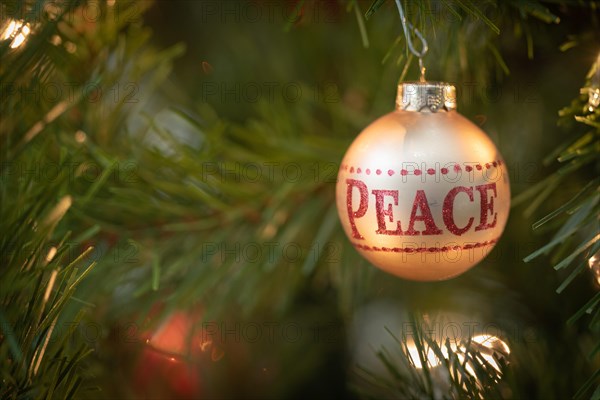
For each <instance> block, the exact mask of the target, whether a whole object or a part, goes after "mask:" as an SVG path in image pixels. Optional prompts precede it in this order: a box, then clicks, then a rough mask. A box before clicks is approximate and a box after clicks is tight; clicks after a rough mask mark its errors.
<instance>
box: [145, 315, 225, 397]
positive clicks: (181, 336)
mask: <svg viewBox="0 0 600 400" xmlns="http://www.w3.org/2000/svg"><path fill="white" fill-rule="evenodd" d="M199 321H200V315H198V314H194V313H185V312H182V311H178V312H175V313H174V314H172V315H170V316H169V317H168V318H166V319H165V320H164V322H163V323H162V324H161V325H160V326H159V327H158V328H157V329H156V330H154V331H152V332H145V333H143V334H142V339H143V342H144V344H145V347H144V348H143V349H142V352H141V354H140V358H139V361H138V363H137V366H136V368H135V373H134V379H133V387H134V389H135V392H136V394H138V395H139V396H141V397H144V398H149V397H152V398H158V397H160V398H197V397H200V396H203V394H204V391H205V385H204V382H203V381H202V377H203V375H204V374H205V373H206V368H207V366H209V365H210V363H211V362H214V361H218V360H219V359H220V358H221V357H223V354H224V353H223V350H222V349H221V348H220V347H219V346H218V345H217V344H216V343H214V342H213V340H212V337H210V336H209V335H206V334H205V332H203V331H202V330H201V329H198V327H197V325H198V324H199Z"/></svg>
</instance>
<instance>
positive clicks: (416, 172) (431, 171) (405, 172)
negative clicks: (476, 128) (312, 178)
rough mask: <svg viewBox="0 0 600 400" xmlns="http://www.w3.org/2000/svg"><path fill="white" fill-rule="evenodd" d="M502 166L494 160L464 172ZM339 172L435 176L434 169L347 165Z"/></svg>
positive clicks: (445, 171) (457, 169) (444, 172)
mask: <svg viewBox="0 0 600 400" xmlns="http://www.w3.org/2000/svg"><path fill="white" fill-rule="evenodd" d="M501 165H502V160H496V161H490V162H487V163H485V164H475V165H474V166H473V165H467V166H465V171H466V172H471V171H473V168H475V169H476V170H477V171H482V170H483V169H484V168H485V169H492V168H498V167H500V166H501ZM452 169H453V170H454V172H456V173H459V172H461V171H462V167H461V166H460V164H458V163H455V164H454V166H453V167H452ZM340 170H344V171H348V172H350V173H351V174H357V175H360V174H363V173H364V174H366V175H371V174H375V175H382V174H387V175H389V176H394V175H395V174H396V173H399V174H400V175H402V176H406V175H409V174H410V173H412V174H414V175H417V176H419V175H422V174H427V175H435V174H436V172H437V171H436V170H435V168H427V169H426V170H421V169H415V170H413V171H408V170H406V169H401V170H399V171H397V170H393V169H388V170H387V171H385V170H381V169H370V168H361V167H355V166H352V165H348V164H342V165H340ZM439 172H440V173H441V174H442V175H447V174H448V173H450V170H449V169H448V168H446V167H442V168H440V170H439Z"/></svg>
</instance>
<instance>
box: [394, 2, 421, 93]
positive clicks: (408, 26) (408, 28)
mask: <svg viewBox="0 0 600 400" xmlns="http://www.w3.org/2000/svg"><path fill="white" fill-rule="evenodd" d="M396 6H397V7H398V13H399V14H400V21H401V22H402V30H403V31H404V37H405V38H406V45H407V46H408V49H409V50H410V52H411V53H412V54H414V55H415V57H417V58H418V59H419V71H420V73H421V76H420V78H419V80H420V81H421V82H425V66H424V65H423V57H425V54H427V50H429V48H428V46H427V41H426V40H425V37H423V34H422V33H421V32H420V31H419V30H418V29H417V28H415V27H414V26H413V24H411V23H410V22H408V21H407V20H406V17H405V16H404V9H403V8H402V2H401V0H396ZM410 31H412V33H414V35H415V36H416V37H417V38H418V39H419V40H420V41H421V51H417V49H415V45H414V44H413V42H412V39H411V34H410Z"/></svg>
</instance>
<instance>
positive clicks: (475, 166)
mask: <svg viewBox="0 0 600 400" xmlns="http://www.w3.org/2000/svg"><path fill="white" fill-rule="evenodd" d="M455 108H456V97H455V88H454V86H452V85H449V84H446V83H434V82H413V83H403V84H401V85H399V87H398V97H397V101H396V110H395V111H393V112H391V113H389V114H387V115H384V116H383V117H381V118H379V119H378V120H376V121H375V122H373V123H372V124H371V125H369V126H368V127H367V128H365V129H364V130H363V131H362V133H361V134H360V135H359V136H358V137H357V138H356V139H355V140H354V142H353V143H352V145H351V146H350V147H349V149H348V151H347V152H346V154H345V156H344V159H343V160H342V163H341V165H340V170H339V174H338V182H337V187H336V201H337V208H338V213H339V217H340V220H341V222H342V226H343V228H344V230H345V232H346V234H347V235H348V237H349V239H350V240H351V242H352V244H353V245H354V247H355V248H356V249H357V251H358V252H359V253H360V254H361V255H363V256H364V257H365V258H366V259H368V260H369V261H370V262H371V263H373V264H374V265H375V266H377V267H379V268H381V269H383V270H384V271H387V272H389V273H391V274H394V275H397V276H399V277H402V278H406V279H413V280H418V281H432V280H443V279H449V278H452V277H455V276H457V275H460V274H461V273H463V272H465V271H467V270H468V269H469V268H471V267H473V266H474V265H475V264H477V263H478V262H480V261H481V260H482V259H483V258H484V257H485V256H486V255H487V254H488V253H489V252H490V251H491V249H492V248H493V247H494V246H495V245H496V243H497V242H498V240H499V239H500V236H501V234H502V232H503V230H504V226H505V224H506V220H507V218H508V213H509V208H510V186H509V179H508V171H507V168H506V165H505V162H504V160H503V158H502V156H501V155H500V153H499V151H498V149H497V148H496V146H495V145H494V143H493V142H492V141H491V140H490V139H489V137H487V135H486V134H485V133H484V132H483V131H482V130H481V129H479V127H477V126H476V125H475V124H473V123H472V122H470V121H469V120H467V119H466V118H465V117H463V116H462V115H460V114H458V113H457V112H456V110H455Z"/></svg>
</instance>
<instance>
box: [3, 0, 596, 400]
mask: <svg viewBox="0 0 600 400" xmlns="http://www.w3.org/2000/svg"><path fill="white" fill-rule="evenodd" d="M0 3H1V4H2V15H1V17H2V19H1V20H0V34H1V35H2V36H0V38H1V39H2V42H0V59H1V60H2V62H1V66H0V72H1V79H2V80H1V84H2V99H1V101H2V109H1V122H0V134H1V136H0V137H1V139H2V146H1V147H2V150H1V151H0V152H1V153H2V160H1V161H2V205H1V206H0V208H1V212H2V215H1V217H2V221H3V223H2V228H1V229H2V241H1V245H2V251H3V252H2V264H3V265H2V272H0V274H1V276H2V278H1V282H2V283H1V284H0V323H1V324H2V326H3V329H2V336H0V354H1V356H2V359H3V361H2V380H3V384H2V385H1V386H3V388H2V389H0V393H1V394H2V396H3V397H5V398H15V399H16V398H41V397H46V398H52V397H61V398H62V397H75V398H79V397H84V398H307V397H311V398H313V397H314V398H332V397H336V398H363V397H366V398H426V397H427V398H491V397H494V398H571V397H573V396H574V395H576V394H577V395H578V396H582V397H590V396H595V397H594V398H599V397H600V392H599V391H598V390H597V385H598V376H599V375H598V372H597V371H598V370H599V368H600V360H599V359H598V354H597V352H595V350H597V349H598V346H597V345H598V343H599V341H598V322H599V320H600V318H599V317H598V314H597V311H596V309H595V306H596V304H597V302H598V301H600V299H599V298H598V289H599V284H598V282H599V281H598V279H599V278H598V276H600V275H598V274H599V273H600V272H599V271H600V265H598V262H597V258H594V255H595V254H597V251H598V247H597V244H598V243H597V239H598V238H597V233H598V221H597V213H598V194H597V186H598V178H597V176H598V174H599V171H598V157H597V155H598V151H599V150H598V134H599V133H598V132H599V126H600V125H598V113H599V112H598V109H597V108H596V107H598V104H596V105H595V106H594V105H593V104H594V103H593V93H596V92H595V90H600V89H599V88H600V77H599V76H598V73H597V72H595V71H598V58H599V57H600V41H599V38H600V28H599V25H598V23H599V21H598V16H599V13H598V6H599V5H600V4H599V3H598V2H595V1H518V0H514V1H506V2H504V1H502V2H500V1H482V2H470V1H464V0H463V1H458V0H457V1H434V0H424V1H404V2H403V5H404V7H405V11H406V15H407V19H408V20H409V21H411V22H412V24H413V25H414V26H416V27H418V28H419V30H420V31H421V32H422V33H423V34H424V36H425V37H426V39H427V42H428V44H429V52H428V53H427V56H426V57H425V59H424V62H425V66H426V67H427V78H428V79H430V80H435V81H446V82H452V83H453V84H455V85H456V87H457V92H458V110H459V112H460V113H461V114H463V115H464V116H466V117H467V118H468V119H470V120H471V121H473V122H474V123H476V124H477V125H479V126H480V127H481V128H482V129H483V130H484V131H485V132H486V133H487V134H488V135H489V136H490V137H491V138H492V140H493V141H494V143H495V144H496V145H497V147H498V148H499V150H500V152H501V153H502V154H503V156H504V159H505V161H506V164H507V167H508V170H509V174H510V180H511V190H512V195H513V208H512V209H511V214H510V217H509V221H508V225H507V227H506V230H505V232H504V235H503V236H502V239H501V241H500V242H499V243H498V245H497V246H496V247H495V248H494V250H493V251H492V252H491V254H489V256H488V257H487V258H485V259H484V260H483V261H482V262H481V263H480V264H479V265H478V266H477V267H475V268H473V269H471V270H470V271H468V272H466V273H465V274H463V275H461V276H459V277H457V278H455V279H451V280H448V281H442V282H430V283H423V282H412V281H406V280H402V279H400V278H396V277H393V276H391V275H388V274H386V273H384V272H382V271H380V270H379V269H377V268H375V267H373V266H372V265H370V264H369V263H368V262H367V261H366V260H364V259H362V258H361V257H360V255H359V254H358V253H357V252H356V250H354V249H353V248H352V246H351V244H350V243H349V241H348V240H347V238H346V237H345V236H344V234H343V231H342V229H341V226H340V223H339V221H338V219H337V212H336V209H335V204H334V203H335V195H334V188H335V182H336V176H337V170H338V167H339V163H340V162H341V159H342V156H343V154H344V152H345V150H346V149H347V148H348V146H349V145H350V143H351V142H352V141H353V139H354V138H355V137H356V135H357V134H358V133H359V132H360V131H361V130H362V129H363V128H364V127H365V126H367V125H368V124H369V123H370V122H372V121H373V120H375V119H376V118H378V117H379V116H381V115H383V114H385V113H388V112H390V111H391V110H392V109H393V107H394V100H395V95H396V90H397V85H398V83H399V82H400V81H403V80H416V79H418V77H419V72H418V65H417V61H416V59H414V57H413V56H412V55H411V54H410V52H408V51H407V48H406V43H405V39H404V34H403V31H402V25H401V23H400V18H399V16H398V12H397V10H396V5H395V3H394V2H393V1H391V0H390V1H374V2H373V1H370V0H369V1H366V0H365V1H362V0H360V1H341V0H339V1H336V0H331V1H326V0H306V1H297V0H289V1H288V0H281V1H259V0H256V1H233V0H226V1H217V0H198V1H177V0H176V1H154V2H146V1H140V2H131V1H119V0H116V1H114V0H113V1H82V2H71V1H52V2H45V1H24V2H10V1H2V2H0ZM365 14H369V17H368V18H366V17H365ZM11 24H12V25H11ZM11 27H12V28H11ZM19 35H20V36H21V37H22V39H21V40H19ZM594 68H596V69H594ZM599 95H600V94H599ZM560 110H562V111H561V115H559V111H560ZM575 116H577V117H578V118H579V119H576V118H575ZM561 157H562V158H561ZM557 158H558V159H559V161H557ZM561 162H562V164H561ZM557 171H558V172H557ZM565 204H567V206H566V208H565V207H563V205H565ZM561 207H562V208H561ZM553 212H554V214H551V213H553ZM549 214H550V215H551V216H552V218H548V219H547V220H543V222H544V223H543V224H540V225H539V226H538V225H536V229H533V228H532V225H533V224H534V223H536V221H539V220H540V219H541V218H543V217H544V216H546V215H549ZM544 246H546V249H544V251H542V252H541V253H540V254H539V257H535V258H534V259H532V260H528V261H530V262H524V258H526V257H527V256H529V255H530V254H531V253H533V252H534V251H536V250H537V249H540V248H543V247H544ZM564 259H566V260H567V261H566V262H564V263H563V265H561V264H560V263H561V260H564ZM557 264H559V268H558V270H555V269H554V268H553V267H554V266H556V265H557ZM557 289H559V290H558V291H559V292H560V293H557ZM590 299H591V300H590ZM581 310H583V311H581ZM574 316H575V317H574ZM567 321H570V322H569V323H567ZM407 332H408V333H410V334H411V335H415V334H416V336H415V337H419V336H421V335H425V336H426V337H427V339H422V340H421V341H419V340H415V341H413V342H410V341H408V342H407V341H406V340H402V338H403V336H405V335H406V334H407ZM482 338H483V339H482ZM447 339H450V340H454V341H456V343H459V342H460V343H461V346H462V347H460V346H458V347H456V346H455V347H453V348H452V351H450V353H456V354H458V353H460V352H461V351H466V350H464V348H465V347H469V346H471V345H472V344H475V347H476V348H475V351H477V352H478V354H480V356H483V359H485V360H487V363H486V362H485V361H484V362H483V366H481V365H478V360H479V364H482V362H481V360H482V358H481V357H479V358H478V357H475V358H473V359H469V358H468V357H467V358H465V357H466V356H464V355H463V356H460V354H459V355H458V356H456V354H454V356H451V355H448V354H447V353H448V351H449V350H450V349H448V350H447V349H446V348H445V343H446V341H447ZM430 348H433V349H434V350H431V349H430ZM461 349H463V350H461ZM442 350H443V351H445V353H444V354H443V355H442V354H441V353H440V351H442ZM419 355H420V356H419ZM461 357H462V358H461ZM443 359H446V360H447V361H446V362H442V361H440V360H443ZM469 360H470V361H469ZM457 365H459V366H460V365H462V367H457ZM578 391H579V392H578Z"/></svg>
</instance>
